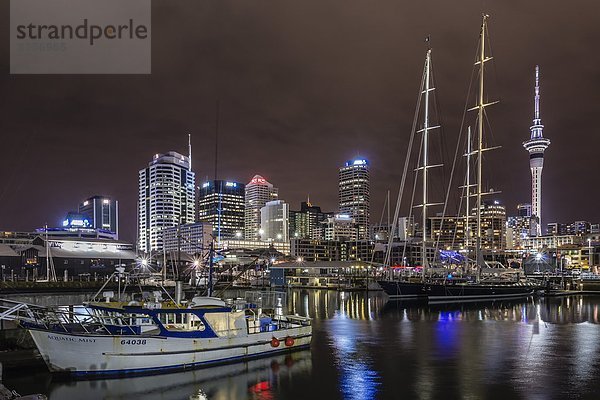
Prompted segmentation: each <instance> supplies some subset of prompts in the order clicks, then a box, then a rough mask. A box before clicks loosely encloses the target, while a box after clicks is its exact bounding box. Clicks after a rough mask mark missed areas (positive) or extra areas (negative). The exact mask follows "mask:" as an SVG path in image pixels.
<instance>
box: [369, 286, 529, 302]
mask: <svg viewBox="0 0 600 400" xmlns="http://www.w3.org/2000/svg"><path fill="white" fill-rule="evenodd" d="M378 283H379V285H380V286H381V288H382V289H383V290H384V291H385V292H386V294H387V295H388V296H389V297H390V298H407V299H408V298H426V299H427V300H428V301H429V302H436V303H443V302H456V301H477V300H494V299H518V298H524V297H529V296H532V295H533V294H534V293H535V288H534V287H532V286H525V285H518V284H515V285H510V284H504V285H494V284H435V283H417V282H415V283H413V282H401V281H380V282H378Z"/></svg>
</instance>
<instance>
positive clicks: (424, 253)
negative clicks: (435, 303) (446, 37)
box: [421, 49, 431, 276]
mask: <svg viewBox="0 0 600 400" xmlns="http://www.w3.org/2000/svg"><path fill="white" fill-rule="evenodd" d="M430 67H431V49H429V50H427V57H426V58H425V88H424V94H425V116H424V121H423V219H422V224H423V225H422V227H423V243H422V245H421V260H422V263H423V276H425V268H427V246H426V242H427V167H428V157H429V154H428V147H429V91H430V86H429V77H430Z"/></svg>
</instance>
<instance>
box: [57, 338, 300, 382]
mask: <svg viewBox="0 0 600 400" xmlns="http://www.w3.org/2000/svg"><path fill="white" fill-rule="evenodd" d="M308 348H310V343H307V344H304V345H298V346H294V347H286V348H283V349H277V350H271V351H268V352H264V353H257V354H249V355H245V356H236V357H229V358H221V359H218V360H211V361H202V362H197V363H193V364H180V365H168V366H165V367H151V368H138V369H122V370H103V371H100V370H98V371H53V374H56V375H68V376H72V377H75V378H100V377H108V376H123V375H128V376H129V375H152V374H161V373H167V372H174V371H183V370H189V369H199V368H202V367H211V366H215V365H221V364H229V363H235V362H236V361H248V360H254V359H257V358H264V357H270V356H273V355H277V354H281V353H291V352H294V351H298V350H303V349H308Z"/></svg>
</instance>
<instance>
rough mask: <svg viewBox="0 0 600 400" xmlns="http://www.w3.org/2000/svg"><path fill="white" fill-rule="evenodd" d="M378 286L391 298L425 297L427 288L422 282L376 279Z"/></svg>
mask: <svg viewBox="0 0 600 400" xmlns="http://www.w3.org/2000/svg"><path fill="white" fill-rule="evenodd" d="M377 283H378V284H379V286H381V288H382V289H383V291H384V292H385V293H386V294H387V295H388V296H389V297H391V298H398V299H417V298H427V288H426V285H425V284H424V283H416V282H415V283H413V282H401V281H394V280H390V281H378V282H377Z"/></svg>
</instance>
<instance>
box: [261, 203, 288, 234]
mask: <svg viewBox="0 0 600 400" xmlns="http://www.w3.org/2000/svg"><path fill="white" fill-rule="evenodd" d="M289 211H290V207H289V204H287V203H286V202H284V201H283V200H273V201H269V202H267V204H265V206H264V207H262V208H261V209H260V230H259V234H260V238H261V240H263V241H268V242H287V241H288V240H289V231H290V228H289Z"/></svg>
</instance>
